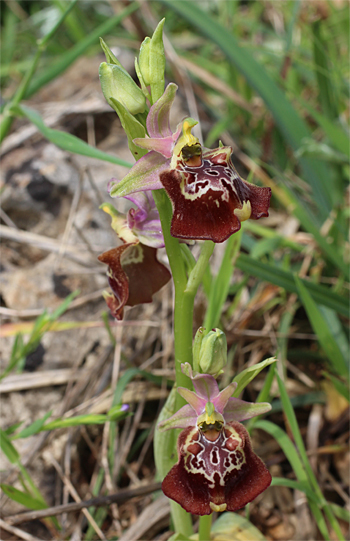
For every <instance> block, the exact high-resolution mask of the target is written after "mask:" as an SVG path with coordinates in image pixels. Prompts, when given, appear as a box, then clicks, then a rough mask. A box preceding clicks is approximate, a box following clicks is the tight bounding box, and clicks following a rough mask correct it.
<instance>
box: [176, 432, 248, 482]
mask: <svg viewBox="0 0 350 541" xmlns="http://www.w3.org/2000/svg"><path fill="white" fill-rule="evenodd" d="M242 446H243V442H242V438H241V437H240V436H239V435H238V433H237V432H236V431H235V429H234V428H232V427H231V426H228V425H226V427H225V430H221V432H218V436H217V438H216V440H215V441H211V440H209V439H207V438H206V436H205V432H204V433H203V432H201V431H198V429H197V428H196V427H194V428H193V430H191V432H190V433H189V434H188V436H187V438H186V442H185V443H184V446H183V454H184V467H185V469H186V471H188V473H193V474H196V473H200V474H202V475H204V477H205V478H206V479H207V480H208V481H209V488H214V487H215V479H214V477H215V476H218V477H219V483H220V485H221V486H225V482H226V477H227V475H228V474H229V473H230V472H231V471H232V470H240V469H241V467H242V465H243V464H244V463H245V461H246V459H245V455H244V452H243V449H242Z"/></svg>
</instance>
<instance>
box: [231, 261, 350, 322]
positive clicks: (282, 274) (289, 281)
mask: <svg viewBox="0 0 350 541" xmlns="http://www.w3.org/2000/svg"><path fill="white" fill-rule="evenodd" d="M236 267H238V268H239V269H241V270H242V271H244V272H246V273H247V274H249V275H252V276H256V277H257V278H260V279H261V280H265V281H267V282H271V283H272V284H275V285H276V286H279V287H283V289H285V290H286V291H289V292H290V293H298V288H297V286H296V283H295V280H294V275H293V273H291V272H289V271H286V270H284V269H281V268H279V267H276V266H273V265H269V264H268V263H262V262H261V261H257V260H256V259H253V258H252V257H250V256H249V255H247V254H242V253H241V254H240V255H239V257H238V258H237V261H236ZM301 282H302V284H303V285H304V287H305V288H306V289H307V291H308V292H309V294H310V296H311V297H312V298H313V300H314V301H315V302H316V303H317V304H323V305H324V306H327V307H328V308H331V309H332V310H335V311H336V312H337V313H338V314H341V315H343V316H345V317H348V315H349V304H348V299H347V298H345V297H341V296H340V295H338V294H337V293H334V292H333V291H332V290H331V289H329V288H327V287H325V286H321V285H318V284H314V283H313V282H309V281H307V280H301Z"/></svg>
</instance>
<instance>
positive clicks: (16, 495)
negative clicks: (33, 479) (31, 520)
mask: <svg viewBox="0 0 350 541" xmlns="http://www.w3.org/2000/svg"><path fill="white" fill-rule="evenodd" d="M0 487H1V490H2V491H3V492H4V493H5V494H6V496H8V497H9V498H11V500H13V501H14V502H17V503H20V504H21V505H24V507H27V508H28V509H34V510H37V509H46V508H47V505H45V504H44V503H43V502H42V501H41V500H37V499H36V498H33V496H31V495H30V494H28V493H26V492H23V491H22V490H18V489H17V488H14V487H13V486H11V485H4V484H1V485H0Z"/></svg>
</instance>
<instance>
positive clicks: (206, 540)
mask: <svg viewBox="0 0 350 541" xmlns="http://www.w3.org/2000/svg"><path fill="white" fill-rule="evenodd" d="M212 518H213V515H212V514H211V515H204V516H202V517H199V532H198V541H210V530H211V522H212Z"/></svg>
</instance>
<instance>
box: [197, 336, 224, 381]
mask: <svg viewBox="0 0 350 541" xmlns="http://www.w3.org/2000/svg"><path fill="white" fill-rule="evenodd" d="M203 331H204V329H203V327H200V328H199V329H198V331H197V333H196V336H195V339H194V344H193V368H194V370H198V371H199V372H201V373H203V374H210V375H211V376H214V377H217V376H218V375H219V374H221V373H222V372H223V370H222V369H223V367H224V366H225V365H226V363H227V342H226V336H225V334H224V333H223V332H222V331H221V330H220V329H213V330H212V331H210V332H208V334H206V335H205V334H204V332H203Z"/></svg>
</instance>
